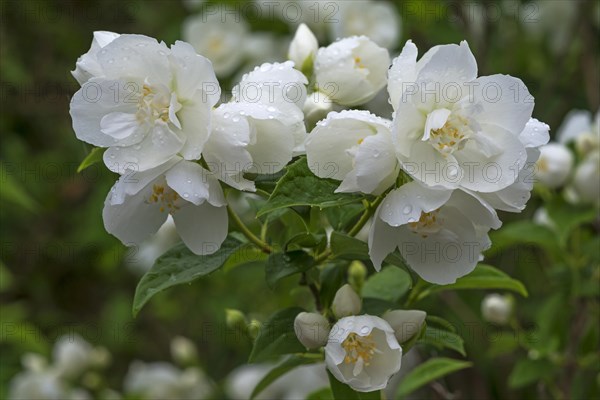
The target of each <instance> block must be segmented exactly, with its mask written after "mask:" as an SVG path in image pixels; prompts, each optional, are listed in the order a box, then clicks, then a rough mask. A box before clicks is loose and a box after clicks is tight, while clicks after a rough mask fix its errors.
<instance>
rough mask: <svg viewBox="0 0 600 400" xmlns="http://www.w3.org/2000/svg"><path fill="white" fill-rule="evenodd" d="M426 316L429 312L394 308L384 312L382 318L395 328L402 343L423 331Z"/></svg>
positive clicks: (397, 337) (395, 332)
mask: <svg viewBox="0 0 600 400" xmlns="http://www.w3.org/2000/svg"><path fill="white" fill-rule="evenodd" d="M426 316H427V313H426V312H425V311H421V310H393V311H388V312H386V313H385V314H383V317H382V318H383V319H385V320H386V321H387V322H388V323H389V324H390V326H391V327H392V328H393V329H394V334H395V335H396V339H398V343H400V344H402V343H405V342H407V341H408V340H409V339H410V338H412V337H413V336H415V335H416V334H418V333H419V332H420V331H421V328H422V327H423V322H425V317H426Z"/></svg>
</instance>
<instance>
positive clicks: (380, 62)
mask: <svg viewBox="0 0 600 400" xmlns="http://www.w3.org/2000/svg"><path fill="white" fill-rule="evenodd" d="M389 65H390V56H389V53H388V51H387V50H386V49H385V48H382V47H379V46H378V45H376V44H375V43H374V42H373V41H372V40H370V39H369V38H367V37H366V36H354V37H349V38H345V39H342V40H339V41H337V42H335V43H332V44H331V45H329V46H328V47H323V48H320V49H319V51H318V52H317V56H316V58H315V65H314V67H315V76H316V84H317V88H318V89H319V90H321V91H323V92H325V93H327V94H328V95H329V97H331V98H332V99H333V100H335V101H336V102H337V103H339V104H342V105H345V106H356V105H359V104H364V103H366V102H368V101H369V100H371V99H372V98H373V97H375V95H376V94H377V92H379V91H380V90H381V89H382V88H383V87H384V86H385V84H386V74H387V70H388V67H389Z"/></svg>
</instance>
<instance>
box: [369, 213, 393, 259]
mask: <svg viewBox="0 0 600 400" xmlns="http://www.w3.org/2000/svg"><path fill="white" fill-rule="evenodd" d="M381 210H382V208H381V205H380V206H379V207H378V208H377V211H376V212H375V216H374V217H373V223H372V224H371V230H370V231H369V257H370V258H371V262H373V266H374V267H375V269H376V270H377V271H379V270H381V263H382V262H383V260H385V258H386V257H387V256H388V254H390V253H392V252H393V251H394V250H396V247H398V234H397V229H396V228H393V227H391V226H390V225H389V224H388V223H386V222H385V221H383V220H382V219H381Z"/></svg>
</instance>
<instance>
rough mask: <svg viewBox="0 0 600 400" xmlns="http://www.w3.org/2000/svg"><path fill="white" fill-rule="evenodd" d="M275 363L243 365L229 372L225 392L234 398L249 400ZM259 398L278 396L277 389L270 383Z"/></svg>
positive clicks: (265, 399) (264, 399)
mask: <svg viewBox="0 0 600 400" xmlns="http://www.w3.org/2000/svg"><path fill="white" fill-rule="evenodd" d="M272 368H273V365H266V364H248V365H242V366H240V367H238V368H236V369H234V370H233V371H231V373H230V374H229V376H228V377H227V380H226V383H225V393H227V396H228V397H230V398H231V399H234V400H248V399H250V395H251V394H252V391H253V390H254V388H255V387H256V385H257V384H258V383H259V382H260V381H261V380H262V378H264V377H265V375H267V374H268V373H269V370H270V369H272ZM256 398H257V399H259V400H267V399H275V398H277V389H276V388H275V387H274V385H269V386H268V387H267V388H265V389H264V390H263V391H262V392H261V393H260V394H259V395H258V396H257V397H256Z"/></svg>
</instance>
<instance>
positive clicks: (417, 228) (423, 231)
mask: <svg viewBox="0 0 600 400" xmlns="http://www.w3.org/2000/svg"><path fill="white" fill-rule="evenodd" d="M438 214H439V209H438V210H434V211H431V212H421V216H420V217H419V220H418V221H416V222H409V223H408V226H409V227H410V229H411V230H412V231H413V232H414V233H416V234H420V235H421V236H422V237H423V238H426V237H427V236H428V235H429V234H431V233H436V232H438V231H439V230H440V229H442V222H443V221H442V220H441V219H440V218H439V217H438Z"/></svg>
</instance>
